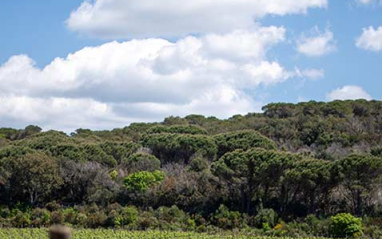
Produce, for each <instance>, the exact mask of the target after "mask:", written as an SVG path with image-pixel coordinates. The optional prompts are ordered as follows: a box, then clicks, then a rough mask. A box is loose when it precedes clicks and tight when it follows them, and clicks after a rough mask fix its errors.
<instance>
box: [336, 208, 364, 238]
mask: <svg viewBox="0 0 382 239" xmlns="http://www.w3.org/2000/svg"><path fill="white" fill-rule="evenodd" d="M331 219H332V223H331V226H330V232H331V235H332V236H334V237H340V238H343V237H358V236H360V235H361V234H362V220H361V219H360V218H357V217H354V216H353V215H351V214H349V213H340V214H337V215H336V216H333V217H331Z"/></svg>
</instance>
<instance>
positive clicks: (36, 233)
mask: <svg viewBox="0 0 382 239" xmlns="http://www.w3.org/2000/svg"><path fill="white" fill-rule="evenodd" d="M47 232H48V230H47V229H0V238H1V239H48V236H47ZM104 238H108V239H121V238H126V239H127V238H129V239H135V238H136V239H142V238H147V239H170V238H188V239H197V238H200V239H202V238H203V239H230V238H235V239H247V238H253V239H272V237H262V236H257V235H251V234H246V233H228V232H227V233H221V234H208V233H193V232H166V231H140V232H134V231H126V230H106V229H105V230H104V229H101V230H75V231H74V232H73V239H104ZM278 239H282V238H278ZM284 239H289V238H287V237H285V238H284ZM290 239H291V238H290ZM306 239H308V238H306Z"/></svg>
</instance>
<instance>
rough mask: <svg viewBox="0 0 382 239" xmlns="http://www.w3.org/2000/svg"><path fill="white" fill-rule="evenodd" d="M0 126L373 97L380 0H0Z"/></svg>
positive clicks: (107, 121)
mask: <svg viewBox="0 0 382 239" xmlns="http://www.w3.org/2000/svg"><path fill="white" fill-rule="evenodd" d="M0 30H1V31H0V105H1V107H0V127H13V128H24V127H25V126H27V125H31V124H33V125H39V126H41V127H42V128H43V129H44V130H50V129H57V130H62V131H65V132H72V131H74V130H75V129H78V128H91V129H97V130H101V129H113V128H116V127H124V126H127V125H129V124H130V123H132V122H153V121H162V120H163V119H164V118H165V117H168V116H186V115H189V114H202V115H205V116H216V117H218V118H222V119H225V118H229V117H231V116H233V115H236V114H243V115H245V114H247V113H249V112H261V108H262V106H264V105H266V104H268V103H273V102H292V103H297V102H302V101H310V100H315V101H331V100H346V99H367V100H372V99H374V100H381V99H382V91H381V90H380V89H381V88H382V77H381V76H382V65H381V62H382V1H381V0H299V1H296V0H190V1H186V2H184V1H179V0H160V1H159V0H129V1H126V0H93V1H83V0H71V1H60V0H39V1H30V0H2V1H1V2H0Z"/></svg>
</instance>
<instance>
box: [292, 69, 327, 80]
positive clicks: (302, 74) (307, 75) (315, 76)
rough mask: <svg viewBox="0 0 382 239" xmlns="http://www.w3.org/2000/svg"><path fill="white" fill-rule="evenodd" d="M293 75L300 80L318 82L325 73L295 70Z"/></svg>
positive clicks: (320, 70) (311, 70) (319, 70)
mask: <svg viewBox="0 0 382 239" xmlns="http://www.w3.org/2000/svg"><path fill="white" fill-rule="evenodd" d="M295 75H296V76H298V77H301V78H308V79H311V80H318V79H322V78H324V77H325V71H324V70H323V69H304V70H300V69H298V68H296V69H295Z"/></svg>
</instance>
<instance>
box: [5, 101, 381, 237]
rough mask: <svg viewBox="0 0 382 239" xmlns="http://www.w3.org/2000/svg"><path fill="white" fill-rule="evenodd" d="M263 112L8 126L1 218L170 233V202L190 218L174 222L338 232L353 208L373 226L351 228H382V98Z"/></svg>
mask: <svg viewBox="0 0 382 239" xmlns="http://www.w3.org/2000/svg"><path fill="white" fill-rule="evenodd" d="M263 110H264V113H255V114H248V115H246V116H234V117H232V118H230V119H227V120H219V119H217V118H214V117H209V118H206V117H204V116H199V115H190V116H187V117H185V118H180V117H169V118H166V119H165V120H164V122H162V123H150V124H144V123H136V124H131V125H130V126H128V127H125V128H123V129H114V130H112V131H91V130H88V129H78V130H76V132H74V133H72V134H70V135H67V134H65V133H63V132H57V131H48V132H42V131H41V128H39V127H37V126H28V127H26V128H25V129H23V130H16V129H9V128H1V129H0V205H2V206H0V209H1V210H0V226H1V225H2V226H17V227H29V226H47V225H50V224H52V223H55V222H66V223H69V224H72V225H78V226H81V227H123V226H128V225H130V226H131V227H132V228H133V229H142V228H153V229H163V228H161V227H163V225H164V224H163V220H164V219H163V218H161V216H160V215H161V213H162V211H161V210H170V211H171V210H172V209H173V211H172V212H171V213H168V214H167V215H166V216H165V217H166V220H169V221H170V222H171V220H177V219H178V218H181V217H180V216H179V214H177V213H178V212H181V214H182V215H183V216H182V218H183V219H184V218H186V219H184V220H183V221H181V222H178V224H176V223H175V221H172V222H171V223H169V224H171V225H178V226H174V227H179V228H182V229H184V230H187V229H190V228H191V229H192V230H204V229H203V228H206V227H209V226H211V227H219V228H224V229H233V228H246V227H250V228H258V229H259V230H262V231H265V232H267V231H270V230H275V229H274V228H279V229H280V228H282V229H280V230H285V231H287V232H288V230H289V231H298V232H301V231H302V232H306V233H307V235H317V236H336V235H335V233H334V231H335V229H334V228H335V227H333V225H332V224H333V223H334V221H341V220H342V219H343V218H345V219H346V220H348V219H349V218H346V217H345V215H347V214H341V215H340V216H339V217H331V216H333V215H336V214H339V213H350V214H352V215H355V216H357V217H362V218H363V223H364V228H363V230H361V228H359V227H361V226H360V225H359V224H358V222H357V223H353V224H352V225H351V228H353V229H352V230H353V231H352V233H353V236H354V235H361V234H362V233H360V232H361V231H363V233H364V235H371V234H373V233H379V231H378V230H376V229H375V228H374V227H379V226H381V223H380V222H381V221H382V219H380V218H382V198H381V192H380V188H381V187H380V186H381V183H382V181H381V179H382V177H381V176H382V102H379V101H364V100H358V101H335V102H330V103H319V102H308V103H300V104H297V105H293V104H271V105H268V106H265V107H264V108H263ZM95 205H97V209H95V208H94V206H95ZM115 205H118V206H116V207H117V208H116V209H112V207H113V206H115ZM171 208H172V209H171ZM174 208H176V210H175V209H174ZM174 210H175V211H174ZM132 215H133V216H132ZM134 215H138V216H136V217H135V216H134ZM132 217H133V218H134V217H135V219H132ZM340 219H341V220H340ZM349 220H350V219H349ZM357 220H358V219H357ZM159 222H161V223H159ZM307 227H309V229H307ZM197 228H198V229H197ZM286 228H288V230H287V229H286ZM354 228H356V229H354ZM357 228H359V231H357V232H356V230H358V229H357ZM373 228H374V229H373ZM166 229H169V230H171V229H175V228H170V227H168V228H167V227H166ZM340 231H343V230H342V229H341V230H340ZM289 235H293V233H291V234H289ZM346 235H348V234H346ZM373 235H374V234H373Z"/></svg>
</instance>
